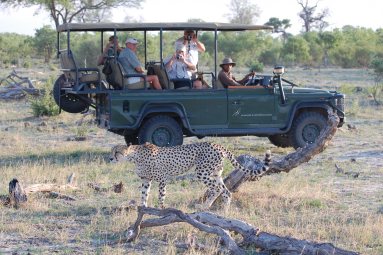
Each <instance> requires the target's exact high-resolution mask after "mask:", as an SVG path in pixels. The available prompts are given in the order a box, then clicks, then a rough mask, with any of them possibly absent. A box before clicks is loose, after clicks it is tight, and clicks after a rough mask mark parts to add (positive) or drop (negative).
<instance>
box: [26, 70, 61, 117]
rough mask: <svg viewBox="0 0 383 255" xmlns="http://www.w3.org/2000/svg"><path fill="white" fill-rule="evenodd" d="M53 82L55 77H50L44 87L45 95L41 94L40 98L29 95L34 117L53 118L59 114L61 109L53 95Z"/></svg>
mask: <svg viewBox="0 0 383 255" xmlns="http://www.w3.org/2000/svg"><path fill="white" fill-rule="evenodd" d="M53 82H54V77H52V76H51V77H49V78H48V79H47V80H46V82H45V84H44V86H43V89H44V93H40V95H39V96H38V97H36V98H35V97H34V96H31V95H28V99H29V102H30V104H31V110H32V114H33V115H34V116H36V117H39V116H53V115H57V114H58V112H59V107H58V105H57V104H56V102H55V100H54V98H53V94H52V88H53Z"/></svg>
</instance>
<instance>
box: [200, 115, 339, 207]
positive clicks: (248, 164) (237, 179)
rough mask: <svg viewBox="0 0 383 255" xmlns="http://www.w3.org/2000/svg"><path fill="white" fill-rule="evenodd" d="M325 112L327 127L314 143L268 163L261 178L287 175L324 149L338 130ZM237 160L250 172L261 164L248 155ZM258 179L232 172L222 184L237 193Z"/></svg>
mask: <svg viewBox="0 0 383 255" xmlns="http://www.w3.org/2000/svg"><path fill="white" fill-rule="evenodd" d="M327 112H328V120H327V126H326V127H325V128H324V129H323V130H322V132H321V134H320V135H319V136H318V138H317V139H316V140H315V142H314V143H312V144H307V145H306V146H305V147H304V148H300V149H298V150H297V151H296V152H294V153H291V154H289V155H287V156H285V157H284V158H283V159H282V160H280V161H272V162H270V167H269V170H268V171H267V172H264V174H263V175H262V176H266V175H270V174H278V173H281V172H286V173H288V172H290V171H291V170H292V169H294V168H296V167H298V166H299V165H301V164H303V163H306V162H309V161H310V160H311V159H312V158H313V157H315V156H316V155H317V154H319V153H320V152H322V151H323V150H324V149H326V148H327V146H328V144H329V143H330V141H331V139H332V138H333V137H334V135H335V133H336V131H337V130H338V129H337V126H338V123H339V117H338V115H336V114H335V113H334V112H333V111H332V109H331V108H328V110H327ZM237 160H238V162H239V163H240V164H241V165H242V166H244V167H245V168H247V169H250V170H252V169H256V168H258V167H259V164H262V162H261V161H260V160H258V159H256V158H254V157H252V156H251V155H248V154H245V155H241V156H238V157H237ZM262 176H260V177H262ZM260 177H258V178H255V179H250V177H249V176H246V175H245V174H244V173H243V172H240V171H239V170H234V171H233V172H231V173H230V174H229V175H228V176H227V177H226V178H225V180H224V183H225V185H226V187H227V188H228V190H229V191H230V192H237V191H238V189H239V187H240V186H241V185H242V184H243V183H245V182H246V181H256V180H258V179H259V178H260ZM209 196H210V191H209V190H207V191H206V192H205V194H204V196H203V199H202V200H203V201H205V200H206V199H207V198H208V197H209Z"/></svg>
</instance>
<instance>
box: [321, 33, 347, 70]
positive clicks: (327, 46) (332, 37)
mask: <svg viewBox="0 0 383 255" xmlns="http://www.w3.org/2000/svg"><path fill="white" fill-rule="evenodd" d="M342 39H343V36H342V33H341V32H340V31H339V29H335V30H334V31H333V32H329V31H325V32H320V33H318V37H317V40H316V41H317V43H318V44H319V45H320V46H321V48H322V49H323V51H324V55H323V58H324V67H325V68H326V67H327V58H328V52H329V51H330V50H332V49H334V48H335V47H337V46H338V45H339V43H340V42H341V41H342Z"/></svg>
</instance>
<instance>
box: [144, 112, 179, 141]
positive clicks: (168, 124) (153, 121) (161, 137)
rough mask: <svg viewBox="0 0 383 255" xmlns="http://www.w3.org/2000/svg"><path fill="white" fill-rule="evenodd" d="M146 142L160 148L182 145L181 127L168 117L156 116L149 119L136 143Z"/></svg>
mask: <svg viewBox="0 0 383 255" xmlns="http://www.w3.org/2000/svg"><path fill="white" fill-rule="evenodd" d="M146 142H149V143H152V144H155V145H157V146H160V147H171V146H176V145H181V144H182V143H183V133H182V129H181V126H180V125H179V124H178V123H177V121H175V120H174V119H172V118H170V117H168V116H164V115H158V116H155V117H153V118H150V119H149V120H148V121H146V122H145V124H144V125H143V126H142V128H141V130H140V132H139V133H138V143H139V144H145V143H146Z"/></svg>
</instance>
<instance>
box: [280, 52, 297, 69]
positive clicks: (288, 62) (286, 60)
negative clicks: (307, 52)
mask: <svg viewBox="0 0 383 255" xmlns="http://www.w3.org/2000/svg"><path fill="white" fill-rule="evenodd" d="M294 60H295V56H294V55H293V54H287V55H285V56H284V57H283V65H284V66H285V67H292V66H293V64H294Z"/></svg>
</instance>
